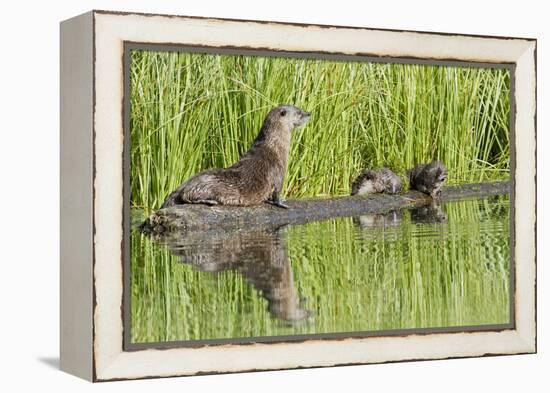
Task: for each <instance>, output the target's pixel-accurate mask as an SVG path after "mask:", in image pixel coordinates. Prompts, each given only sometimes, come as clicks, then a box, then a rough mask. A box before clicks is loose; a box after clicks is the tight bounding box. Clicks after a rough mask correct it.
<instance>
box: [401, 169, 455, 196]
mask: <svg viewBox="0 0 550 393" xmlns="http://www.w3.org/2000/svg"><path fill="white" fill-rule="evenodd" d="M407 173H408V175H409V182H410V188H411V189H413V190H418V191H420V192H423V193H425V194H429V195H430V196H431V197H432V198H433V199H439V197H440V196H441V187H442V186H443V183H444V182H445V179H447V168H446V167H445V165H444V164H443V163H442V162H441V161H432V162H431V163H429V164H420V165H417V166H416V167H414V168H412V169H410V170H409V171H407Z"/></svg>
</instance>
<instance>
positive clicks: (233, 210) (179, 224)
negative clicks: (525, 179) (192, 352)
mask: <svg viewBox="0 0 550 393" xmlns="http://www.w3.org/2000/svg"><path fill="white" fill-rule="evenodd" d="M509 192H510V183H509V182H496V183H479V184H466V185H461V186H448V187H445V188H443V191H442V194H441V202H448V201H453V200H462V199H472V198H486V197H489V196H493V195H504V194H508V193H509ZM432 202H433V200H432V198H431V197H430V196H429V195H426V194H423V193H421V192H418V191H413V190H411V191H407V192H405V193H402V194H396V195H389V194H373V195H359V196H347V197H336V198H326V199H320V198H317V199H295V200H287V201H286V204H287V205H288V206H289V208H288V209H282V208H280V207H275V206H272V205H269V204H267V203H266V204H262V205H257V206H248V207H241V206H220V205H218V206H207V205H198V204H197V205H193V204H185V205H176V206H172V207H169V208H165V209H160V210H157V211H156V212H154V213H153V214H152V215H151V216H150V217H149V218H147V219H146V220H145V221H144V222H143V224H142V225H141V227H140V229H141V230H142V232H145V233H156V234H161V233H166V232H173V231H189V230H205V229H214V228H216V229H230V228H256V227H258V228H260V227H277V226H281V225H286V224H304V223H307V222H311V221H319V220H326V219H330V218H336V217H352V216H360V215H362V214H383V213H388V212H391V211H394V210H399V209H403V208H412V207H418V206H423V205H428V204H431V203H432Z"/></svg>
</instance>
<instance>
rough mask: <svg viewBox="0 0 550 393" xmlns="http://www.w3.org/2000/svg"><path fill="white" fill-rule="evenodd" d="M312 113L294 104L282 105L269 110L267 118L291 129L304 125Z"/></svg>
mask: <svg viewBox="0 0 550 393" xmlns="http://www.w3.org/2000/svg"><path fill="white" fill-rule="evenodd" d="M310 115H311V114H310V113H309V112H306V111H303V110H301V109H300V108H298V107H296V106H293V105H281V106H278V107H276V108H274V109H272V110H271V112H269V114H268V115H267V118H268V119H269V120H270V122H272V123H278V124H279V125H281V126H283V128H285V129H287V130H289V131H291V130H293V129H294V128H296V127H300V126H302V125H304V124H305V123H306V122H307V121H308V120H309V117H310Z"/></svg>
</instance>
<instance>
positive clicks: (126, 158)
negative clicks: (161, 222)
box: [121, 32, 516, 352]
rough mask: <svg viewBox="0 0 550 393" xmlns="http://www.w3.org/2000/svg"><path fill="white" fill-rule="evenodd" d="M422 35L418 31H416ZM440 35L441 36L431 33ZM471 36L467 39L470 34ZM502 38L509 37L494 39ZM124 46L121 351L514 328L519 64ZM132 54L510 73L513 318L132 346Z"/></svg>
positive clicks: (160, 45)
mask: <svg viewBox="0 0 550 393" xmlns="http://www.w3.org/2000/svg"><path fill="white" fill-rule="evenodd" d="M415 33H418V32H415ZM431 34H438V33H431ZM452 35H454V34H452ZM468 36H469V35H468ZM495 38H504V39H505V37H495ZM122 44H123V51H122V53H123V59H122V60H123V99H122V101H123V102H122V119H123V125H122V129H123V139H124V143H123V154H122V155H123V157H122V158H123V159H122V162H123V168H122V173H123V212H122V217H123V222H122V229H123V231H122V232H123V239H122V244H121V248H122V280H123V293H122V307H121V317H122V323H123V334H122V350H123V351H125V352H135V351H140V350H146V349H159V350H165V349H173V348H202V347H209V346H212V347H215V346H223V345H253V344H257V343H261V344H281V343H304V342H308V341H325V340H330V341H343V340H346V339H364V338H373V339H376V338H383V337H407V336H414V335H428V334H449V333H455V334H456V333H475V332H502V331H507V330H515V329H516V286H515V281H516V277H515V253H514V249H515V238H516V231H515V225H514V218H515V215H516V212H515V188H516V182H515V177H516V152H515V116H516V101H515V92H516V90H515V70H516V63H515V62H494V63H493V62H481V61H470V60H459V59H441V58H424V57H408V56H405V57H392V56H379V55H375V54H369V53H357V54H347V53H338V52H322V51H288V50H280V49H275V48H264V47H249V46H243V47H240V46H230V45H223V46H208V45H189V44H185V43H162V42H160V43H157V42H155V43H151V42H137V41H128V40H125V41H123V42H122ZM133 50H145V51H155V52H178V53H181V52H184V53H197V54H211V55H240V56H257V57H279V58H303V59H320V60H332V61H353V62H372V63H385V64H407V65H430V66H447V67H469V68H488V69H506V70H508V71H509V73H510V75H509V77H510V97H509V99H510V116H509V129H510V183H511V187H510V195H509V198H510V214H509V220H510V223H509V224H510V238H509V240H510V241H509V248H510V250H509V251H510V261H509V263H510V266H509V276H510V277H509V279H510V282H509V316H510V320H509V322H508V323H504V324H486V325H464V326H448V327H431V328H408V329H391V330H376V331H355V332H337V333H336V332H335V333H313V334H297V335H279V336H254V337H234V338H222V339H202V340H176V341H162V342H148V343H133V342H132V341H131V291H130V284H131V282H130V281H131V280H130V279H131V270H130V268H131V266H130V264H131V260H130V259H131V255H130V253H131V251H130V250H131V248H130V233H131V225H130V152H131V141H130V116H131V102H130V66H131V52H132V51H133Z"/></svg>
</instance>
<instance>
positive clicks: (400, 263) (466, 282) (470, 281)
mask: <svg viewBox="0 0 550 393" xmlns="http://www.w3.org/2000/svg"><path fill="white" fill-rule="evenodd" d="M445 210H446V213H447V215H448V223H445V224H435V225H434V224H413V223H411V222H410V218H409V216H407V215H405V218H404V222H403V223H402V224H401V225H399V226H396V227H382V228H368V229H359V228H357V227H356V226H355V225H354V223H353V221H352V219H351V218H340V219H336V220H329V221H323V222H315V223H311V224H307V225H302V226H291V227H289V228H288V229H287V230H286V232H285V234H284V239H285V242H286V246H287V254H288V257H289V260H290V263H291V266H292V270H293V275H294V285H295V287H296V288H297V290H298V292H299V295H300V296H301V297H303V298H304V299H305V307H306V308H308V309H309V310H311V311H313V318H312V320H311V321H310V322H309V323H305V324H303V325H299V326H295V327H289V326H286V325H284V324H282V323H281V322H280V321H279V320H277V319H276V318H274V317H273V316H272V315H270V313H269V311H268V304H267V301H266V300H265V299H264V297H262V294H261V293H260V292H259V291H258V290H256V289H254V287H253V286H252V285H251V284H250V283H248V282H247V280H246V279H245V278H244V277H243V276H242V275H241V274H239V273H237V272H235V271H225V272H223V273H209V272H204V271H198V270H197V269H196V268H195V267H194V266H192V265H190V264H186V263H182V261H181V259H180V257H178V256H175V255H172V254H171V253H170V252H169V251H168V249H167V248H165V247H159V246H158V244H155V243H153V242H151V240H150V239H148V238H147V237H145V236H143V235H141V234H139V233H138V232H136V233H134V234H133V235H132V236H133V241H132V250H131V252H132V281H131V296H132V298H131V299H132V309H131V318H132V319H131V333H132V342H134V343H144V342H165V341H178V340H200V339H213V338H237V337H253V336H269V335H288V334H305V333H330V332H350V331H373V330H390V329H406V328H427V327H449V326H468V325H484V324H504V323H507V322H509V320H510V314H509V294H510V292H509V290H510V287H509V282H510V279H509V278H510V269H509V266H510V253H509V238H510V237H509V201H508V199H507V198H500V199H496V200H491V201H489V200H484V201H464V202H455V203H450V204H447V205H446V206H445Z"/></svg>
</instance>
